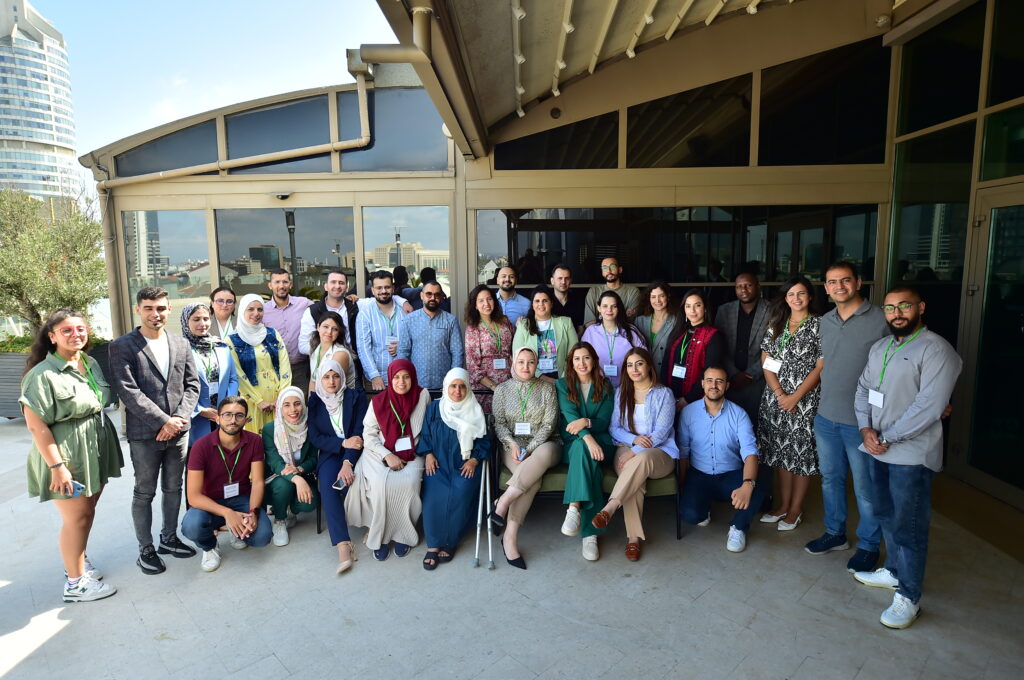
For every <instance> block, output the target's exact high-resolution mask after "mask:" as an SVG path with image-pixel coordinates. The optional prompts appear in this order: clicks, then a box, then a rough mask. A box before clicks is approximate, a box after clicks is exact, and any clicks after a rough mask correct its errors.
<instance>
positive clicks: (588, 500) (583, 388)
mask: <svg viewBox="0 0 1024 680" xmlns="http://www.w3.org/2000/svg"><path fill="white" fill-rule="evenodd" d="M598 309H599V311H600V305H599V306H598ZM568 363H569V365H568V367H567V368H566V371H565V377H564V378H559V380H558V383H557V384H556V385H555V387H556V389H557V390H558V407H559V414H560V418H559V421H558V422H559V430H560V431H561V435H562V445H563V447H564V449H563V454H562V460H564V461H565V462H566V463H568V464H569V474H568V476H567V478H566V481H565V493H564V494H563V495H562V502H563V503H567V504H568V505H569V507H568V508H567V509H566V512H565V521H564V522H562V533H563V534H565V535H566V536H576V535H578V534H580V533H582V534H583V558H584V559H587V560H590V561H594V560H596V559H597V558H598V557H599V554H600V553H599V551H598V547H597V535H598V534H600V533H603V530H602V529H597V528H595V527H594V525H593V524H591V520H592V519H593V518H594V515H595V514H597V510H598V508H599V507H600V506H601V504H602V503H603V502H604V490H603V488H602V485H603V482H604V466H605V463H606V462H607V461H611V460H612V457H613V456H614V455H615V442H613V441H612V438H611V435H610V434H609V433H608V428H609V426H610V425H611V421H612V407H613V406H614V403H615V388H614V387H612V385H611V383H610V382H609V381H608V379H607V378H605V376H604V372H603V371H602V370H601V364H600V361H599V360H598V357H597V352H596V351H594V347H593V346H592V345H591V344H590V343H589V342H579V343H577V344H576V345H574V346H573V348H572V349H571V350H569V362H568ZM581 527H582V529H581Z"/></svg>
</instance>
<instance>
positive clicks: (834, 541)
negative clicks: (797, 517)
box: [804, 533, 870, 571]
mask: <svg viewBox="0 0 1024 680" xmlns="http://www.w3.org/2000/svg"><path fill="white" fill-rule="evenodd" d="M849 548H850V544H849V543H847V542H846V536H837V535H835V534H829V533H826V534H824V535H823V536H822V537H821V538H816V539H814V540H813V541H811V542H810V543H808V544H807V545H805V546H804V550H806V551H807V552H809V553H810V554H812V555H824V554H825V553H830V552H832V551H833V550H849ZM860 571H870V569H867V570H864V569H862V570H860Z"/></svg>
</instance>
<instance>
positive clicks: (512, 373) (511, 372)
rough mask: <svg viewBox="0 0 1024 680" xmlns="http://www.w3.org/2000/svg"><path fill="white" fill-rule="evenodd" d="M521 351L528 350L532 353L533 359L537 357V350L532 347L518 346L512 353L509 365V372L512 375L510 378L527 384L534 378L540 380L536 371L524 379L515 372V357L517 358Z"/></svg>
mask: <svg viewBox="0 0 1024 680" xmlns="http://www.w3.org/2000/svg"><path fill="white" fill-rule="evenodd" d="M523 352H529V353H530V354H532V355H533V357H534V359H536V358H537V350H535V349H533V348H532V347H520V348H519V349H517V350H516V351H515V353H514V354H513V355H512V365H511V366H510V367H509V373H510V374H511V375H512V379H513V380H515V381H516V382H517V383H521V384H523V385H527V384H529V383H531V382H533V381H535V380H540V378H539V377H537V373H536V371H535V372H534V373H533V375H531V376H530V377H529V378H528V379H526V380H523V379H522V378H520V377H519V374H518V373H516V359H518V358H519V355H520V354H522V353H523Z"/></svg>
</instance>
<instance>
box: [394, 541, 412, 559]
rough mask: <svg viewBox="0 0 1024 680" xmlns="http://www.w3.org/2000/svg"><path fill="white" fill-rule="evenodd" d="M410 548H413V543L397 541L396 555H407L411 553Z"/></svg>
mask: <svg viewBox="0 0 1024 680" xmlns="http://www.w3.org/2000/svg"><path fill="white" fill-rule="evenodd" d="M410 550H412V546H411V545H406V544H405V543H399V542H398V541H395V557H405V556H406V555H408V554H409V551H410Z"/></svg>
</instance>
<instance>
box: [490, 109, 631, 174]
mask: <svg viewBox="0 0 1024 680" xmlns="http://www.w3.org/2000/svg"><path fill="white" fill-rule="evenodd" d="M618 159H619V112H618V111H612V112H611V113H606V114H603V115H601V116H595V117H593V118H587V119H586V120H581V121H578V122H575V123H569V124H568V125H562V126H560V127H556V128H553V129H551V130H545V131H544V132H538V133H536V134H532V135H527V136H526V137H520V138H519V139H513V140H511V141H508V142H502V143H500V144H497V145H496V146H495V148H494V169H495V170H576V169H580V170H584V169H595V168H614V167H617V166H618Z"/></svg>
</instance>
